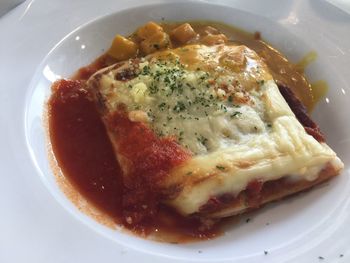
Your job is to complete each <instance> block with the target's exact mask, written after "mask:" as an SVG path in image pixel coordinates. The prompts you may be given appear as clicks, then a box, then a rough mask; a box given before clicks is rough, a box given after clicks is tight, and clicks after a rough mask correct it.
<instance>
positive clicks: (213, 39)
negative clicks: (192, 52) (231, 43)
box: [202, 34, 227, 46]
mask: <svg viewBox="0 0 350 263" xmlns="http://www.w3.org/2000/svg"><path fill="white" fill-rule="evenodd" d="M225 42H227V37H226V36H225V35H224V34H218V35H211V34H209V35H207V36H205V37H203V38H202V43H204V44H206V45H209V46H211V45H217V44H224V43H225Z"/></svg>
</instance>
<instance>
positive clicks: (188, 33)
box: [170, 23, 197, 44]
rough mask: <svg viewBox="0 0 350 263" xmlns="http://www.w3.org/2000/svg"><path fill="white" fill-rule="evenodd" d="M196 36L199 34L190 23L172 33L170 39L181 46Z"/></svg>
mask: <svg viewBox="0 0 350 263" xmlns="http://www.w3.org/2000/svg"><path fill="white" fill-rule="evenodd" d="M196 35H197V34H196V32H195V31H194V30H193V28H192V27H191V25H190V24H189V23H185V24H182V25H180V26H178V27H177V28H175V29H173V31H171V34H170V37H171V38H172V39H173V40H175V41H177V42H179V43H181V44H185V43H187V42H188V41H190V40H191V39H192V38H194V37H195V36H196Z"/></svg>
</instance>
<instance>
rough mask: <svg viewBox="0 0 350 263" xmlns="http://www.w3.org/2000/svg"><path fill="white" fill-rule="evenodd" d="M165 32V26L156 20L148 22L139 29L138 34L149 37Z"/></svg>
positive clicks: (145, 37)
mask: <svg viewBox="0 0 350 263" xmlns="http://www.w3.org/2000/svg"><path fill="white" fill-rule="evenodd" d="M163 32H164V31H163V28H162V27H161V26H160V25H158V24H157V23H155V22H148V23H147V24H145V25H144V26H142V27H140V28H139V29H138V30H137V36H138V37H139V38H141V39H147V38H150V37H152V36H153V35H156V34H159V33H163Z"/></svg>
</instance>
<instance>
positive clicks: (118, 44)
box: [107, 35, 137, 60]
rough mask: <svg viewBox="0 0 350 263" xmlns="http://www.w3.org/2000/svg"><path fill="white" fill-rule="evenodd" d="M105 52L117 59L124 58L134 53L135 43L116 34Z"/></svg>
mask: <svg viewBox="0 0 350 263" xmlns="http://www.w3.org/2000/svg"><path fill="white" fill-rule="evenodd" d="M107 53H108V55H110V56H111V57H113V58H115V59H117V60H126V59H129V58H132V57H134V56H135V55H136V53H137V45H136V44H135V43H134V42H133V41H131V40H129V39H127V38H125V37H123V36H121V35H116V36H115V38H114V39H113V42H112V45H111V47H110V48H109V50H108V52H107Z"/></svg>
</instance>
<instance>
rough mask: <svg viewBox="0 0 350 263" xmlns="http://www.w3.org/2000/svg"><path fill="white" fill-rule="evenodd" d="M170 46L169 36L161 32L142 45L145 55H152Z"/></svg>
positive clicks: (144, 41)
mask: <svg viewBox="0 0 350 263" xmlns="http://www.w3.org/2000/svg"><path fill="white" fill-rule="evenodd" d="M168 45H169V36H168V35H167V34H166V33H164V32H159V33H157V34H155V35H153V36H151V37H149V38H147V39H145V40H143V41H142V42H141V44H140V48H141V50H142V52H143V53H145V54H150V53H153V52H155V51H158V50H160V49H163V48H165V47H167V46H168Z"/></svg>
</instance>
